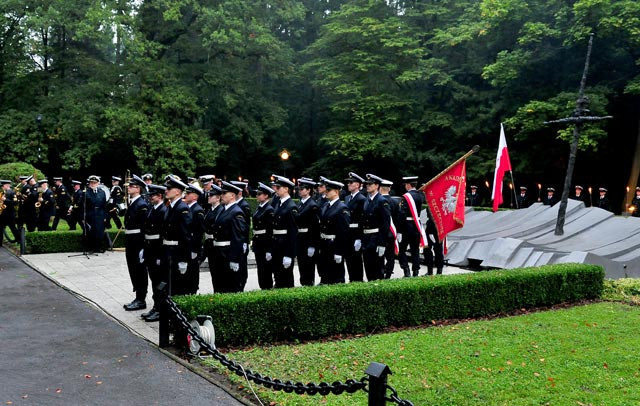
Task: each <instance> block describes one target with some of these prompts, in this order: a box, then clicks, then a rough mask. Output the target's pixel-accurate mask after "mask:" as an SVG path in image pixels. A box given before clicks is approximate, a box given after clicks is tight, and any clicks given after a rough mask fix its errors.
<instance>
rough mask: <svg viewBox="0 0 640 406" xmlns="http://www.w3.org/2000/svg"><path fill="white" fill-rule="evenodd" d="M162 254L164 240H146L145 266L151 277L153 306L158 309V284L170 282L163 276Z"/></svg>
mask: <svg viewBox="0 0 640 406" xmlns="http://www.w3.org/2000/svg"><path fill="white" fill-rule="evenodd" d="M161 256H162V240H160V239H158V240H145V244H144V266H145V268H146V269H147V273H148V274H149V279H151V291H152V292H153V296H152V297H153V307H154V308H156V310H157V309H158V308H159V306H158V300H159V299H158V298H159V297H160V296H159V295H160V292H159V291H158V289H157V288H158V285H159V284H160V283H161V282H165V283H166V282H168V281H167V280H166V279H165V278H162V271H161V259H162V258H161Z"/></svg>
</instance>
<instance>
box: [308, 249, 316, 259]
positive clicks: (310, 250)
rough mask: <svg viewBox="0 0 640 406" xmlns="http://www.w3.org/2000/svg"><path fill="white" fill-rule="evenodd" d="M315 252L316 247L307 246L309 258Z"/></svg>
mask: <svg viewBox="0 0 640 406" xmlns="http://www.w3.org/2000/svg"><path fill="white" fill-rule="evenodd" d="M315 253H316V249H315V248H313V247H309V248H307V256H308V257H309V258H311V257H312V256H313V254H315Z"/></svg>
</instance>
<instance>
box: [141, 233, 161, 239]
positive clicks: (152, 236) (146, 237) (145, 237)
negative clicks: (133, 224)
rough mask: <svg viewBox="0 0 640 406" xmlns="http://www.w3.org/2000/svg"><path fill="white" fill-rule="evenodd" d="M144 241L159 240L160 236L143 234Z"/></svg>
mask: <svg viewBox="0 0 640 406" xmlns="http://www.w3.org/2000/svg"><path fill="white" fill-rule="evenodd" d="M144 239H145V240H159V239H160V234H145V235H144Z"/></svg>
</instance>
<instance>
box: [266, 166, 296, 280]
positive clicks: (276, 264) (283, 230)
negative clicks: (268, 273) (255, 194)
mask: <svg viewBox="0 0 640 406" xmlns="http://www.w3.org/2000/svg"><path fill="white" fill-rule="evenodd" d="M272 177H273V179H274V185H273V189H274V190H275V192H276V194H277V195H278V198H279V199H278V202H277V204H276V206H275V207H274V213H273V231H272V236H273V237H272V242H273V244H272V250H271V252H269V253H267V254H268V255H270V256H272V259H271V261H273V263H272V266H273V276H274V280H275V284H274V287H275V288H292V287H293V286H294V283H293V265H294V259H295V256H296V238H297V235H298V226H297V225H296V218H297V217H298V206H297V205H296V204H295V203H294V202H293V199H292V198H291V196H290V193H291V191H292V190H293V188H294V187H295V184H294V183H293V182H292V181H290V180H289V179H287V178H285V177H284V176H280V175H272Z"/></svg>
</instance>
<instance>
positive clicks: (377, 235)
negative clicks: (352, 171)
mask: <svg viewBox="0 0 640 406" xmlns="http://www.w3.org/2000/svg"><path fill="white" fill-rule="evenodd" d="M381 183H382V178H380V177H379V176H376V175H374V174H371V173H369V174H367V180H366V181H365V185H366V188H367V194H368V196H367V198H366V199H367V200H366V201H365V203H364V209H363V212H362V259H363V262H364V272H365V274H366V275H367V280H368V281H373V280H376V279H382V278H383V277H384V271H383V266H384V258H383V256H384V254H385V251H386V245H387V244H386V237H387V231H388V230H389V226H390V223H391V208H390V207H389V202H388V201H387V199H385V198H383V197H382V195H380V193H379V189H380V184H381Z"/></svg>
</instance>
